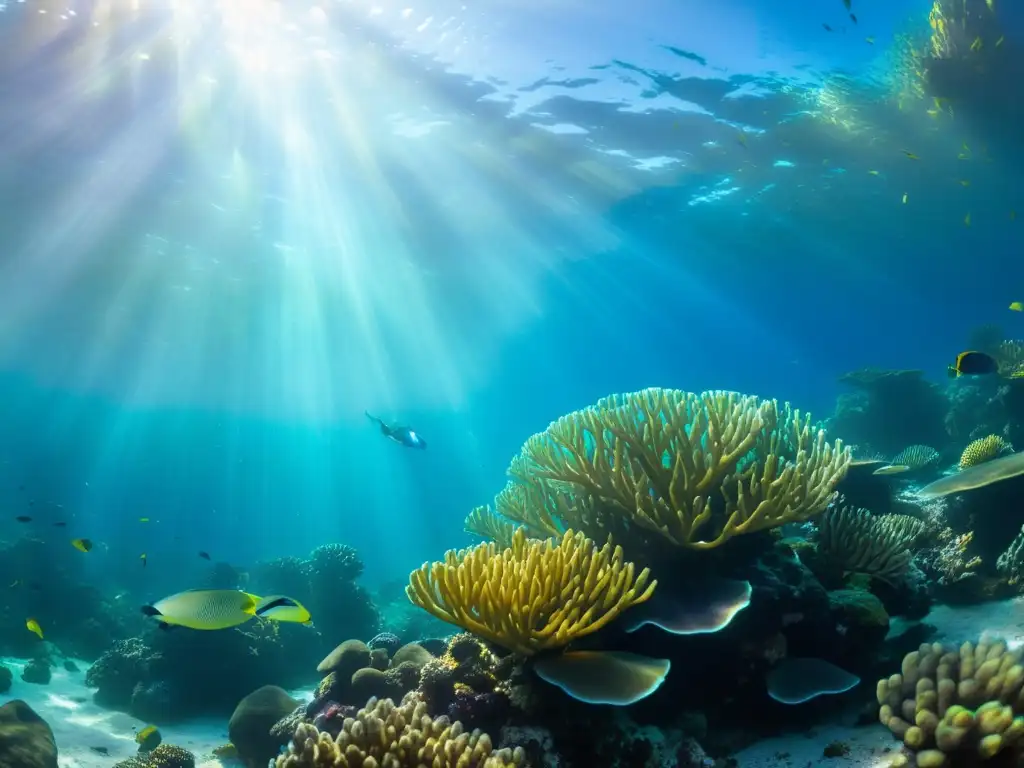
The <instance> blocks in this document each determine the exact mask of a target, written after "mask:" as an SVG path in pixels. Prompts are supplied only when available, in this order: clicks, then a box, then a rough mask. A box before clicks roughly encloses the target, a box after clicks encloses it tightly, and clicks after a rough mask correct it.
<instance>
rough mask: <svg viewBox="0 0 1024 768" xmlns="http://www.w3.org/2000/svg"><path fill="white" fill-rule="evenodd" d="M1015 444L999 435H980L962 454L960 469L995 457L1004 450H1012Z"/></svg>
mask: <svg viewBox="0 0 1024 768" xmlns="http://www.w3.org/2000/svg"><path fill="white" fill-rule="evenodd" d="M1012 450H1013V446H1012V445H1010V444H1009V443H1008V442H1006V441H1005V440H1004V439H1003V438H1001V437H1000V436H999V435H987V436H986V437H979V438H978V439H977V440H975V441H974V442H972V443H971V444H970V445H968V446H967V447H966V448H964V452H963V453H962V454H960V469H967V468H968V467H973V466H975V465H976V464H981V463H982V462H985V461H990V460H992V459H994V458H995V457H996V456H998V455H999V454H1001V453H1003V452H1004V451H1012Z"/></svg>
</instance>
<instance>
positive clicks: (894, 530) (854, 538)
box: [816, 506, 925, 582]
mask: <svg viewBox="0 0 1024 768" xmlns="http://www.w3.org/2000/svg"><path fill="white" fill-rule="evenodd" d="M924 529H925V525H924V523H922V522H921V521H920V520H917V519H915V518H913V517H910V516H908V515H872V514H871V513H870V512H869V511H868V510H866V509H856V508H853V507H845V506H840V507H833V508H831V509H829V510H828V511H827V512H825V514H823V515H821V517H820V518H818V535H817V543H818V555H819V556H820V557H819V558H818V559H817V561H816V562H818V563H820V564H821V567H822V568H829V569H834V570H836V571H839V572H840V575H841V576H845V575H846V574H848V573H862V574H867V575H869V576H873V577H876V578H879V579H885V580H888V581H892V582H896V581H900V580H902V579H904V578H905V577H906V575H907V572H908V569H909V567H910V563H911V560H912V559H913V557H914V550H915V546H914V545H915V542H916V541H917V540H918V539H919V538H920V537H921V535H922V533H924Z"/></svg>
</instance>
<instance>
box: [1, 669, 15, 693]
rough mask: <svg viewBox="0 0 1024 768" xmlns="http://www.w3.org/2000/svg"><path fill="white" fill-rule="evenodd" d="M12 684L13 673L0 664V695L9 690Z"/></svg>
mask: <svg viewBox="0 0 1024 768" xmlns="http://www.w3.org/2000/svg"><path fill="white" fill-rule="evenodd" d="M13 682H14V673H13V672H11V670H9V669H8V668H7V667H5V666H4V665H3V664H0V693H7V692H8V691H9V690H11V683H13Z"/></svg>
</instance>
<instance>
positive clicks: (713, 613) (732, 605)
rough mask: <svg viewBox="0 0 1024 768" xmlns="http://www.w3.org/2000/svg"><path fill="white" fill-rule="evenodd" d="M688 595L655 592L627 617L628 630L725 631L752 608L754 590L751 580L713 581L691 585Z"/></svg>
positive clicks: (678, 632) (703, 633)
mask: <svg viewBox="0 0 1024 768" xmlns="http://www.w3.org/2000/svg"><path fill="white" fill-rule="evenodd" d="M687 592H688V594H686V595H682V596H678V597H677V596H675V595H672V594H671V593H664V592H662V593H660V594H661V597H660V598H659V592H655V593H654V596H653V597H651V598H650V599H648V600H646V601H645V602H643V603H641V604H640V605H638V606H636V607H635V608H633V609H632V610H630V612H629V613H628V614H626V617H625V621H626V631H627V632H636V631H637V630H638V629H640V628H641V627H643V626H644V625H646V624H653V625H654V626H656V627H658V629H662V630H664V631H665V632H670V633H671V634H673V635H705V634H712V633H714V632H718V631H720V630H722V629H725V628H726V627H727V626H728V625H729V623H730V622H731V621H732V620H733V619H734V618H735V617H736V614H738V613H739V612H740V611H742V610H743V609H744V608H746V607H747V606H748V605H750V595H751V592H752V590H751V587H750V582H749V581H736V580H733V579H712V580H709V581H706V582H703V583H700V582H698V583H695V584H692V585H690V586H689V587H688V588H687ZM666 594H667V596H666Z"/></svg>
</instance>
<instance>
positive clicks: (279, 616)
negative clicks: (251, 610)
mask: <svg viewBox="0 0 1024 768" xmlns="http://www.w3.org/2000/svg"><path fill="white" fill-rule="evenodd" d="M256 615H257V616H259V617H260V618H261V619H273V620H274V621H289V622H294V623H295V624H303V625H305V626H307V627H308V626H312V624H313V619H312V617H311V616H310V615H309V611H307V610H306V607H305V606H304V605H302V603H300V602H299V601H298V600H293V599H292V598H290V597H285V596H284V595H270V596H269V597H265V598H263V599H262V600H260V602H259V605H257V606H256Z"/></svg>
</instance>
